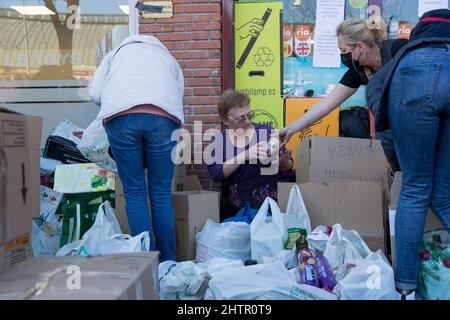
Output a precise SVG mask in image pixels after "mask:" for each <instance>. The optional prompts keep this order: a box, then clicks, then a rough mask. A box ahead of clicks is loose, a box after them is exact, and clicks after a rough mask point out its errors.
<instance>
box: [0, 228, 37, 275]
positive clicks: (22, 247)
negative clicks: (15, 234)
mask: <svg viewBox="0 0 450 320" xmlns="http://www.w3.org/2000/svg"><path fill="white" fill-rule="evenodd" d="M31 256H32V250H31V238H30V234H29V233H27V234H25V235H23V236H21V237H19V238H17V239H15V240H13V241H10V242H8V243H5V244H4V245H2V246H0V273H2V272H5V271H8V270H10V269H12V268H14V267H15V266H16V265H17V264H19V263H21V262H23V261H25V260H27V259H29V258H31Z"/></svg>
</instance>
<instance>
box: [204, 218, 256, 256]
mask: <svg viewBox="0 0 450 320" xmlns="http://www.w3.org/2000/svg"><path fill="white" fill-rule="evenodd" d="M195 239H196V242H197V256H196V258H197V262H204V261H208V260H211V259H214V258H228V259H239V260H242V261H246V260H249V259H250V257H251V254H250V226H249V225H248V224H247V223H245V222H226V223H216V222H214V221H212V220H208V221H207V222H206V224H205V226H204V227H203V229H202V231H200V232H199V233H197V235H196V237H195Z"/></svg>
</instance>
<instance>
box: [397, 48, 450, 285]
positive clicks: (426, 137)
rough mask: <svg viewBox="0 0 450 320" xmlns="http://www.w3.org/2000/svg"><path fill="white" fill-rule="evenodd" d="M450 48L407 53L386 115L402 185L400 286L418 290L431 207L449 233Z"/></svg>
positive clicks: (399, 238) (398, 221)
mask: <svg viewBox="0 0 450 320" xmlns="http://www.w3.org/2000/svg"><path fill="white" fill-rule="evenodd" d="M449 86H450V47H449V49H448V50H447V49H439V48H431V47H426V48H419V49H415V50H413V51H410V52H408V53H406V55H405V56H404V57H403V58H402V60H401V61H400V64H399V65H398V67H397V69H396V71H395V74H394V76H393V78H392V82H391V87H390V92H389V103H388V114H389V123H390V125H391V130H392V134H393V137H394V143H395V147H396V150H397V155H398V159H399V162H400V166H401V168H402V171H403V185H402V189H401V193H400V199H399V202H398V208H397V216H396V219H395V237H396V254H397V256H396V258H397V271H396V285H397V288H398V289H402V290H415V289H416V288H417V279H418V274H419V270H420V259H419V251H420V245H421V242H422V239H423V234H424V226H425V221H426V217H427V210H428V208H429V207H431V209H432V210H433V211H434V213H435V214H436V215H437V217H438V218H439V219H440V221H441V222H442V224H443V225H444V226H445V228H446V229H447V230H448V231H450V87H449Z"/></svg>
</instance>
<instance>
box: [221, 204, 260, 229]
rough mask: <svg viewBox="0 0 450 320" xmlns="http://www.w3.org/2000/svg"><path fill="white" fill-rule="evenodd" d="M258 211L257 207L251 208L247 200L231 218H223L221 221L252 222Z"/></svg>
mask: <svg viewBox="0 0 450 320" xmlns="http://www.w3.org/2000/svg"><path fill="white" fill-rule="evenodd" d="M257 213H258V210H257V209H253V208H252V207H251V206H250V202H247V203H246V204H245V206H244V207H242V208H241V210H239V211H238V213H237V214H236V215H235V216H234V217H231V218H228V219H225V220H224V221H223V222H246V223H248V224H250V223H252V221H253V219H254V218H255V216H256V214H257Z"/></svg>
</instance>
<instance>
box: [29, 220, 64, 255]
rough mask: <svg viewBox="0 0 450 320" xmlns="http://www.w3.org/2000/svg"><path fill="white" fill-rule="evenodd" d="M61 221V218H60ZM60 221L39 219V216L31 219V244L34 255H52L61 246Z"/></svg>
mask: <svg viewBox="0 0 450 320" xmlns="http://www.w3.org/2000/svg"><path fill="white" fill-rule="evenodd" d="M61 222H62V220H61ZM61 233H62V225H61V223H58V224H55V223H53V222H51V221H41V220H40V219H39V218H35V219H33V220H32V228H31V246H32V250H33V256H34V257H40V256H54V255H55V254H56V252H58V250H59V249H60V248H61V247H60V245H59V244H60V241H61Z"/></svg>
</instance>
